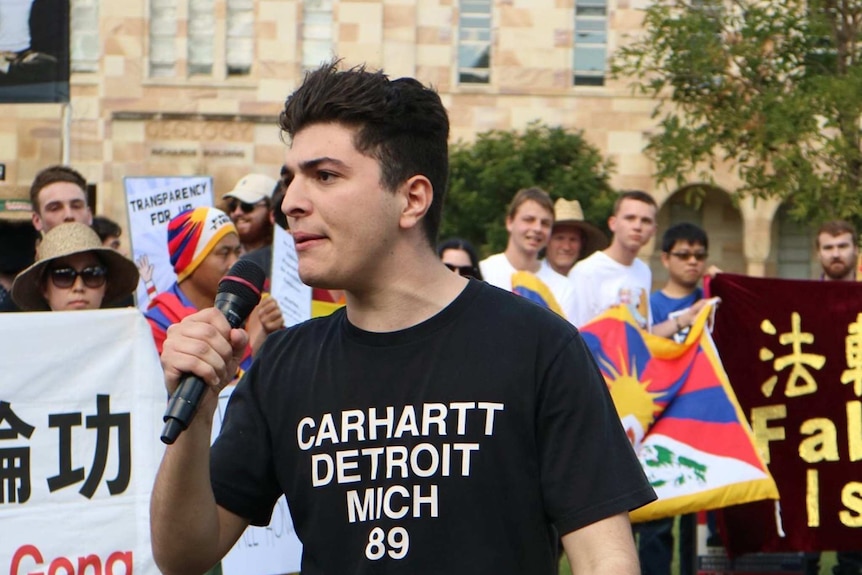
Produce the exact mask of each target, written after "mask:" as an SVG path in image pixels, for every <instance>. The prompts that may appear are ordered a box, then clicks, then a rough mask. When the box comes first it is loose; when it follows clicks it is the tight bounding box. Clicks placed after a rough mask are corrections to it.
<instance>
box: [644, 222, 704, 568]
mask: <svg viewBox="0 0 862 575" xmlns="http://www.w3.org/2000/svg"><path fill="white" fill-rule="evenodd" d="M708 249H709V239H708V238H707V235H706V232H705V231H704V230H703V229H701V228H700V227H699V226H696V225H694V224H691V223H688V222H682V223H679V224H676V225H673V226H671V227H670V228H668V229H667V231H666V232H665V233H664V235H663V236H662V239H661V263H662V265H663V266H664V267H665V269H666V270H667V273H668V279H667V283H666V284H665V285H664V287H663V288H661V289H660V290H657V291H654V292H653V293H652V295H650V310H651V311H652V317H653V322H654V323H653V328H652V332H653V333H654V334H656V335H660V336H661V337H667V338H671V339H673V340H674V341H677V342H683V341H685V338H686V336H687V335H688V332H689V331H690V330H691V326H692V324H693V323H694V320H695V318H696V317H697V314H698V312H699V311H700V310H701V309H702V308H703V306H704V305H705V304H706V301H707V300H705V299H703V290H702V289H701V288H700V287H699V286H698V283H699V282H700V280H701V279H702V278H703V276H704V274H705V272H707V268H706V259H707V257H708V255H709V252H708ZM719 271H720V270H719V269H718V268H716V267H714V266H711V267H710V268H709V270H708V272H709V275H715V274H716V273H718V272H719ZM673 524H674V518H673V517H667V518H664V519H657V520H655V521H647V522H646V523H640V524H638V525H637V526H636V528H635V530H636V532H637V533H638V556H639V558H640V562H641V569H642V572H643V574H644V575H660V574H664V573H670V567H671V560H672V557H673V540H674V536H673ZM695 529H696V516H695V515H694V514H688V515H683V516H680V523H679V557H680V561H679V563H680V568H679V573H680V575H693V573H694V572H695Z"/></svg>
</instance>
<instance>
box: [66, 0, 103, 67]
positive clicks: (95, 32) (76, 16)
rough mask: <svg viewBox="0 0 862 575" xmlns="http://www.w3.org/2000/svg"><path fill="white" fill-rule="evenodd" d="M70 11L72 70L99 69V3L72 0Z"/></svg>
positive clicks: (93, 0)
mask: <svg viewBox="0 0 862 575" xmlns="http://www.w3.org/2000/svg"><path fill="white" fill-rule="evenodd" d="M71 12H72V14H71V18H70V20H71V22H70V28H71V39H70V42H69V43H70V47H69V51H70V53H71V69H72V72H96V71H98V69H99V4H98V2H97V0H72V4H71Z"/></svg>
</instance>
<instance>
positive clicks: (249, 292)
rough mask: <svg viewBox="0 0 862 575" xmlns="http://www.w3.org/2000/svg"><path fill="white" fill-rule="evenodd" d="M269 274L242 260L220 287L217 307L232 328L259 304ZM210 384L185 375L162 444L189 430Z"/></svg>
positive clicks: (167, 413)
mask: <svg viewBox="0 0 862 575" xmlns="http://www.w3.org/2000/svg"><path fill="white" fill-rule="evenodd" d="M265 279H266V273H265V272H264V271H263V269H261V267H260V266H259V265H257V264H256V263H254V262H252V261H249V260H239V261H238V262H236V263H235V264H234V265H233V266H232V267H231V268H230V270H229V271H228V272H227V275H225V276H224V277H223V278H222V279H221V281H220V282H219V284H218V293H217V294H216V298H215V308H216V309H218V310H219V311H220V312H222V313H223V314H224V316H225V318H227V321H228V323H229V324H230V326H231V327H232V328H237V327H240V326H241V325H242V324H243V322H244V321H245V320H246V318H247V317H248V315H249V314H250V313H251V311H252V310H253V309H254V308H255V306H257V304H258V303H259V302H260V292H261V290H262V289H263V282H264V280H265ZM206 388H207V385H206V383H204V381H203V380H202V379H201V378H199V377H198V376H196V375H192V374H184V375H183V376H182V378H181V379H180V384H179V386H177V389H176V391H175V392H174V394H173V396H171V400H170V402H169V403H168V409H167V411H165V416H164V418H163V419H164V422H165V427H164V429H162V442H164V443H167V444H168V445H170V444H172V443H173V442H174V441H176V440H177V437H178V436H179V434H180V433H181V432H182V431H184V430H185V429H186V428H188V426H189V424H190V423H191V421H192V418H194V416H195V413H196V412H197V409H198V405H200V401H201V397H203V394H204V393H205V392H206Z"/></svg>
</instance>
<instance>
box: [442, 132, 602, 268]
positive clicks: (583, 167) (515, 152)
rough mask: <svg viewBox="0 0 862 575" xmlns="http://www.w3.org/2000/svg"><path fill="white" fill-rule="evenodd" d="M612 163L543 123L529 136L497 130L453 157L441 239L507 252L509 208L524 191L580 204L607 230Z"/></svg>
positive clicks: (460, 147) (577, 136)
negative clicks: (532, 189) (541, 192)
mask: <svg viewBox="0 0 862 575" xmlns="http://www.w3.org/2000/svg"><path fill="white" fill-rule="evenodd" d="M612 168H613V166H612V163H611V162H610V161H609V160H607V159H604V158H603V157H602V155H601V153H600V152H599V151H598V150H597V149H596V148H595V147H593V146H591V145H590V144H589V143H588V142H587V141H586V140H584V138H583V136H582V133H581V132H579V131H568V130H565V129H563V128H559V127H549V126H546V125H542V124H539V123H532V124H530V125H529V126H528V127H527V128H526V130H524V131H523V132H518V131H500V130H492V131H489V132H484V133H481V134H479V135H478V137H477V139H476V141H475V142H473V143H469V144H468V143H464V142H459V143H457V144H455V145H454V146H452V149H451V151H450V154H449V192H448V196H447V199H446V203H445V205H444V208H443V222H442V225H441V229H440V237H441V238H448V237H452V236H458V237H462V238H465V239H467V240H470V242H472V243H473V244H474V245H475V246H476V248H477V249H478V250H479V251H480V252H481V253H482V254H483V256H484V255H488V254H491V253H494V252H499V251H502V250H503V249H505V247H506V241H507V233H506V227H505V217H506V208H507V207H508V205H509V202H510V201H511V200H512V197H513V196H514V195H515V193H516V192H517V191H518V190H520V189H521V188H526V187H531V186H537V187H540V188H542V189H544V190H545V191H546V192H548V193H549V194H550V195H551V198H552V199H554V200H556V199H557V198H566V199H569V200H572V199H576V200H578V201H579V202H580V203H581V207H582V208H583V210H584V216H585V218H586V219H587V220H588V221H591V222H593V223H595V224H596V225H599V226H600V227H601V228H603V229H604V227H605V222H606V221H607V217H608V215H609V214H610V210H611V207H612V206H613V201H614V198H615V194H614V193H613V192H612V190H611V187H610V184H609V183H608V179H609V175H610V172H611V170H612Z"/></svg>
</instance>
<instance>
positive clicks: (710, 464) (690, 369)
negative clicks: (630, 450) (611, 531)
mask: <svg viewBox="0 0 862 575" xmlns="http://www.w3.org/2000/svg"><path fill="white" fill-rule="evenodd" d="M711 311H712V306H706V307H704V309H703V310H701V312H700V315H698V317H697V320H696V321H695V323H694V325H693V326H692V328H691V330H690V331H689V334H688V336H687V338H686V340H685V342H683V343H676V342H674V341H672V340H670V339H666V338H663V337H659V336H656V335H653V334H650V333H647V332H645V331H643V330H641V329H640V328H639V327H638V326H637V323H636V322H635V320H634V318H633V317H632V315H631V312H630V311H629V310H628V309H627V308H626V307H625V306H617V307H614V308H611V309H610V310H608V311H607V312H605V313H604V314H602V315H600V316H599V317H597V318H596V319H594V320H593V321H591V322H590V323H588V324H586V325H585V326H584V327H583V328H582V329H581V333H582V334H583V337H584V340H585V341H586V343H587V345H588V346H589V348H590V350H591V351H592V353H593V356H594V357H595V359H596V362H597V363H598V364H599V368H600V369H601V371H602V375H603V376H604V377H605V381H606V382H607V384H608V388H609V389H610V392H611V397H612V398H613V400H614V404H615V405H616V408H617V411H618V413H619V415H620V419H621V420H622V422H623V426H624V427H625V428H626V432H627V433H628V435H629V438H630V439H631V440H632V444H633V445H634V447H635V452H636V453H637V455H638V458H639V459H640V461H641V465H642V466H643V468H644V471H645V472H646V474H647V477H648V478H649V480H650V483H651V484H652V486H653V489H655V492H656V494H657V495H658V497H659V498H658V500H657V501H655V502H653V503H651V504H649V505H647V506H645V507H642V508H640V509H638V510H636V511H634V512H633V513H632V515H631V518H632V521H636V522H637V521H649V520H653V519H659V518H661V517H669V516H674V515H680V514H684V513H691V512H695V511H700V510H705V509H715V508H719V507H726V506H728V505H736V504H738V503H746V502H749V501H758V500H761V499H777V498H778V490H777V488H776V486H775V482H774V481H773V479H772V477H771V476H770V474H769V472H768V471H767V469H766V465H765V464H764V462H763V460H762V458H761V457H760V455H759V453H758V452H757V449H756V448H755V444H754V439H753V436H752V433H751V429H750V427H749V426H748V423H747V422H746V420H745V417H744V416H743V414H742V411H741V409H740V407H739V404H738V403H737V401H736V397H735V396H734V394H733V390H732V389H731V387H730V383H729V382H728V379H727V374H726V373H725V371H724V368H723V367H722V365H721V361H720V360H719V358H718V354H717V353H716V351H715V346H714V345H713V342H712V338H711V337H710V334H709V330H708V329H706V324H707V321H708V319H709V317H710V314H711Z"/></svg>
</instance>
